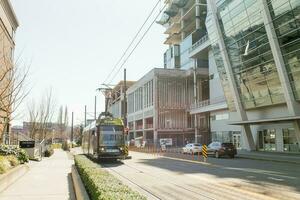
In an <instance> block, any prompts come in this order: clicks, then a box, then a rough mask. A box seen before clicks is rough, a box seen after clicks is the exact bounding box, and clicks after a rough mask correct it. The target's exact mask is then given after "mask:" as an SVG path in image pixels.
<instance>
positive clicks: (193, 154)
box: [192, 150, 195, 160]
mask: <svg viewBox="0 0 300 200" xmlns="http://www.w3.org/2000/svg"><path fill="white" fill-rule="evenodd" d="M192 159H193V160H194V159H195V157H194V151H193V150H192Z"/></svg>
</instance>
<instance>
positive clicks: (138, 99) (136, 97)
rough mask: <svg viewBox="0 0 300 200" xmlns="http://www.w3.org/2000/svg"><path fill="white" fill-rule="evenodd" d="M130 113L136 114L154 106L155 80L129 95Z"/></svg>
mask: <svg viewBox="0 0 300 200" xmlns="http://www.w3.org/2000/svg"><path fill="white" fill-rule="evenodd" d="M127 104H128V113H129V114H131V113H134V112H137V111H140V110H142V109H143V108H148V107H150V106H153V80H151V81H148V82H147V83H145V84H144V85H143V86H142V87H139V88H137V89H136V90H135V91H134V92H132V93H130V94H128V102H127Z"/></svg>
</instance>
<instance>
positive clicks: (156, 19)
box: [108, 4, 167, 84]
mask: <svg viewBox="0 0 300 200" xmlns="http://www.w3.org/2000/svg"><path fill="white" fill-rule="evenodd" d="M166 6H167V4H165V5H164V7H163V8H162V9H161V10H160V11H159V13H158V14H157V15H156V17H155V19H154V20H153V21H152V23H151V24H150V26H149V27H148V28H147V30H146V31H145V32H144V34H143V35H142V37H141V38H140V40H139V41H138V42H137V43H136V45H135V46H134V48H133V49H132V50H131V52H130V54H129V55H128V56H127V57H126V59H125V60H124V61H123V63H122V65H121V66H120V67H119V68H118V71H117V72H116V73H115V74H114V76H113V78H112V79H111V80H110V82H109V83H108V84H111V83H112V81H113V80H114V78H115V77H116V76H117V75H118V73H119V72H120V70H121V69H122V67H123V66H124V65H125V63H126V62H127V60H128V59H129V57H130V56H131V55H132V53H133V52H134V50H135V49H136V48H137V46H138V45H139V44H140V43H141V41H142V40H143V39H144V37H145V36H146V34H147V33H148V31H149V30H150V28H151V27H152V25H153V24H154V23H155V21H156V20H157V18H158V17H159V16H160V14H161V13H162V11H163V10H164V8H165V7H166Z"/></svg>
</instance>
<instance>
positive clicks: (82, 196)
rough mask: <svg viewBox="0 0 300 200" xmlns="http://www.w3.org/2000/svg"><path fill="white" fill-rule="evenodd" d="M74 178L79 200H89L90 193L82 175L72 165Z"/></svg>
mask: <svg viewBox="0 0 300 200" xmlns="http://www.w3.org/2000/svg"><path fill="white" fill-rule="evenodd" d="M72 180H73V185H74V190H75V195H76V199H77V200H89V199H90V198H89V195H88V194H87V192H86V190H85V187H84V185H83V183H82V181H81V178H80V175H79V173H78V171H77V169H76V167H75V165H73V166H72Z"/></svg>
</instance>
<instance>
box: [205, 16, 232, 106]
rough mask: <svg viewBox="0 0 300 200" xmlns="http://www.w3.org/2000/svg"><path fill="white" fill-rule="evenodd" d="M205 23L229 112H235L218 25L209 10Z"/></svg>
mask: <svg viewBox="0 0 300 200" xmlns="http://www.w3.org/2000/svg"><path fill="white" fill-rule="evenodd" d="M205 23H206V29H207V32H208V37H209V40H210V42H211V47H212V50H213V51H212V52H213V55H214V58H215V62H216V66H217V70H218V73H219V77H220V80H221V84H222V87H223V90H224V95H225V97H226V100H227V105H228V108H229V110H231V111H234V110H235V106H234V104H233V95H232V94H231V91H230V87H229V82H228V77H227V74H226V72H225V68H224V63H223V59H222V56H221V52H220V47H219V44H218V35H217V28H216V24H214V23H213V20H212V13H211V11H210V10H208V13H207V17H206V22H205Z"/></svg>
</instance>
